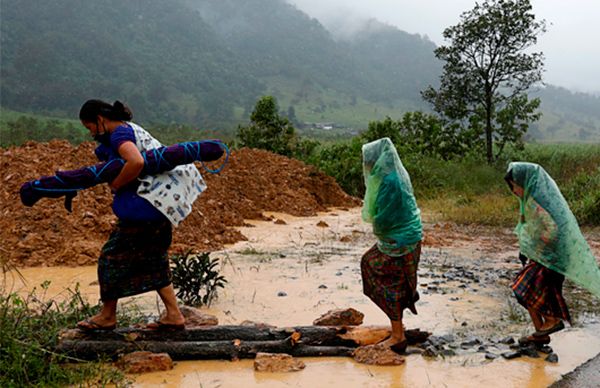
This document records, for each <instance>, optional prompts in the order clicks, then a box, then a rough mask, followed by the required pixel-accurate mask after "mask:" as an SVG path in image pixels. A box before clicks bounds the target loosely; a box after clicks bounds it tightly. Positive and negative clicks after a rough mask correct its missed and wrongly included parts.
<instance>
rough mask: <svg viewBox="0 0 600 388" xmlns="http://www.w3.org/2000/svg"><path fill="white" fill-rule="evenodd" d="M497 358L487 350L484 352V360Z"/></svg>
mask: <svg viewBox="0 0 600 388" xmlns="http://www.w3.org/2000/svg"><path fill="white" fill-rule="evenodd" d="M497 358H498V355H497V354H494V353H489V352H488V353H486V354H485V359H486V360H495V359H497Z"/></svg>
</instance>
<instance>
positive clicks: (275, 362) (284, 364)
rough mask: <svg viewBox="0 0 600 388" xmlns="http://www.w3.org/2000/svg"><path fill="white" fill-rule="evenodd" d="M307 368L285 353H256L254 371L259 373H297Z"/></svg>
mask: <svg viewBox="0 0 600 388" xmlns="http://www.w3.org/2000/svg"><path fill="white" fill-rule="evenodd" d="M304 368H306V364H304V362H302V361H300V360H298V359H295V358H294V357H292V356H290V355H289V354H285V353H261V352H259V353H256V358H255V359H254V370H255V371H257V372H297V371H299V370H302V369H304Z"/></svg>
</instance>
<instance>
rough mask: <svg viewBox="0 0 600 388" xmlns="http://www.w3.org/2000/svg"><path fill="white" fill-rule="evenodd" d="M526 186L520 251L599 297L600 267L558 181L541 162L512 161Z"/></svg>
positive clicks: (510, 168)
mask: <svg viewBox="0 0 600 388" xmlns="http://www.w3.org/2000/svg"><path fill="white" fill-rule="evenodd" d="M508 171H509V172H510V173H511V175H512V180H513V181H514V182H515V183H516V184H517V185H519V186H521V187H522V188H523V190H524V193H523V198H519V202H520V214H521V217H520V221H519V224H518V225H517V227H516V228H515V233H516V234H517V236H518V237H519V247H520V249H521V253H523V254H524V255H525V256H527V257H528V258H529V259H531V260H533V261H535V262H537V263H540V264H542V265H543V266H545V267H547V268H549V269H551V270H553V271H556V272H558V273H561V274H563V275H565V276H566V277H567V278H568V279H570V280H571V281H573V282H575V283H577V284H578V285H580V286H582V287H584V288H586V289H587V290H589V291H590V292H592V293H593V294H594V295H596V296H598V297H600V268H598V262H597V261H596V258H595V257H594V255H593V254H592V251H591V249H590V246H589V245H588V243H587V242H586V240H585V238H584V237H583V235H582V234H581V230H580V229H579V225H578V224H577V220H576V219H575V216H574V215H573V213H572V212H571V209H570V208H569V205H568V204H567V201H566V200H565V198H564V197H563V195H562V193H561V192H560V190H559V189H558V186H557V185H556V182H554V180H553V179H552V177H550V175H548V173H547V172H546V171H545V170H544V169H543V168H542V167H541V166H539V165H537V164H534V163H525V162H515V163H510V164H509V166H508Z"/></svg>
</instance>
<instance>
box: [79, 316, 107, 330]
mask: <svg viewBox="0 0 600 388" xmlns="http://www.w3.org/2000/svg"><path fill="white" fill-rule="evenodd" d="M77 328H78V329H79V330H81V331H112V330H114V329H116V328H117V324H116V323H115V324H114V325H109V326H102V325H100V324H99V323H97V322H95V321H93V320H92V318H88V319H85V320H83V321H81V322H77Z"/></svg>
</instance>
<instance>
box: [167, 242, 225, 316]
mask: <svg viewBox="0 0 600 388" xmlns="http://www.w3.org/2000/svg"><path fill="white" fill-rule="evenodd" d="M171 263H172V264H171V271H172V273H173V286H174V287H175V288H176V289H177V297H178V298H179V299H180V300H181V301H182V302H183V303H184V304H185V305H188V306H196V307H197V306H202V305H207V306H210V303H211V302H212V300H213V299H214V298H216V296H217V289H218V288H219V287H221V288H223V287H225V283H227V280H225V277H224V276H222V275H219V271H218V270H217V269H216V267H217V266H218V265H219V259H211V258H210V256H209V254H208V253H202V254H200V255H196V254H192V252H191V251H187V252H185V253H184V254H181V255H174V256H171Z"/></svg>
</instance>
